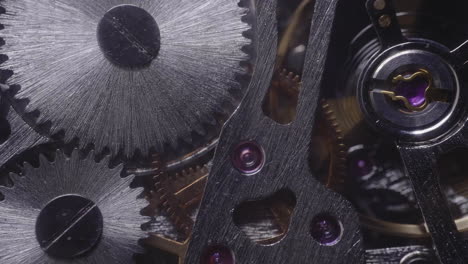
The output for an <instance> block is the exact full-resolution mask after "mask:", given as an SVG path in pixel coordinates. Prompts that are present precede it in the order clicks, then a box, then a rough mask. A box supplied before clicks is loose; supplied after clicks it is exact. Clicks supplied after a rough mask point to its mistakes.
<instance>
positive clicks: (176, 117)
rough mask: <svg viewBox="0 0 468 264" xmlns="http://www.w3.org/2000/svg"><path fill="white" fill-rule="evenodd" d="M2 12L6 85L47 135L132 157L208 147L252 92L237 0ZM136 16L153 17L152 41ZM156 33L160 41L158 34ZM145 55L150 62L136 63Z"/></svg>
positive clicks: (19, 6)
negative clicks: (247, 87)
mask: <svg viewBox="0 0 468 264" xmlns="http://www.w3.org/2000/svg"><path fill="white" fill-rule="evenodd" d="M117 6H119V7H118V8H117V9H114V8H116V7H117ZM2 7H3V8H4V9H5V10H6V12H5V14H2V15H1V16H0V23H1V24H3V25H4V29H3V30H2V32H1V34H2V37H3V39H4V42H5V44H4V45H3V47H2V53H3V56H4V57H5V58H8V59H7V61H6V62H4V63H3V64H2V70H3V71H2V82H4V83H6V84H7V85H8V93H7V94H8V96H9V98H10V101H11V103H12V105H13V106H14V108H15V109H16V110H17V112H18V113H20V115H21V116H22V117H23V119H24V120H25V121H26V122H27V123H28V124H30V125H31V126H32V127H34V128H35V129H36V130H37V131H40V132H41V133H42V134H44V135H47V136H53V135H54V136H57V134H60V135H59V137H63V138H64V140H65V141H66V142H69V141H71V140H73V139H78V140H79V143H80V146H84V147H86V146H88V145H90V144H92V145H94V146H95V149H96V151H97V152H101V151H102V150H105V149H108V150H109V151H110V152H111V153H112V154H114V155H117V154H120V153H121V154H124V155H125V156H127V157H130V156H132V155H133V154H135V152H138V153H141V154H147V153H149V152H150V151H151V150H153V151H157V152H164V151H167V150H169V149H170V150H172V151H175V150H180V149H183V146H184V144H185V145H187V144H188V145H190V146H192V145H198V146H201V145H204V144H206V143H208V142H209V141H210V140H212V139H213V137H214V136H215V135H216V133H215V134H213V133H211V132H209V131H210V129H211V130H212V128H213V127H217V130H218V131H219V127H220V123H221V121H220V120H221V119H222V118H221V119H220V118H219V117H220V116H221V117H223V118H227V116H228V115H229V114H230V112H231V111H232V110H233V108H234V107H235V105H236V104H237V103H238V99H239V97H240V96H241V95H242V94H243V89H242V85H241V82H242V78H244V79H245V78H246V76H247V70H246V68H245V67H243V66H242V65H241V64H242V63H243V62H247V61H248V60H249V56H248V54H247V53H246V52H245V51H246V50H245V48H246V47H247V46H248V45H249V44H250V42H251V40H250V39H248V38H246V37H245V36H244V33H245V32H246V31H248V30H249V29H250V26H249V24H248V23H247V22H244V21H243V20H244V16H245V15H246V12H247V11H246V9H245V8H242V7H240V6H239V1H237V0H214V1H178V2H177V3H174V1H151V0H145V1H136V0H121V1H112V0H102V1H78V2H77V1H68V0H60V1H45V0H41V1H35V0H26V1H15V0H11V1H4V2H3V3H2ZM130 11H131V12H133V13H135V14H134V15H135V16H137V17H141V16H139V15H138V14H146V16H145V17H147V18H148V19H147V20H145V21H146V22H145V23H146V24H145V27H146V26H147V29H144V30H147V31H148V32H147V34H146V33H145V31H144V30H142V31H141V32H140V31H139V30H140V28H138V24H132V23H133V22H132V19H126V15H125V14H126V13H129V12H130ZM129 15H130V14H129ZM151 19H154V21H155V22H154V21H153V22H151ZM140 22H142V21H140ZM154 23H156V24H154ZM156 30H158V31H159V32H157V33H159V35H160V38H158V37H157V36H158V34H156V33H154V32H151V34H150V33H149V31H156ZM153 33H154V34H153ZM153 35H154V36H153ZM109 39H113V40H115V41H114V42H115V43H114V44H112V43H110V44H112V45H115V46H112V45H110V46H109V45H108V44H109V43H108V40H109ZM158 39H160V43H159V46H160V47H157V46H158V45H157V44H158V43H154V42H155V41H157V40H158ZM151 45H153V46H154V45H156V46H155V47H156V48H154V47H152V46H151ZM113 47H115V48H116V49H117V50H114V49H113ZM119 49H120V51H119ZM153 49H154V50H153ZM119 52H120V53H119ZM116 56H117V57H118V56H121V58H116ZM145 56H146V57H145ZM148 56H149V59H148ZM137 57H138V58H140V59H139V60H141V61H140V62H141V65H140V64H139V63H140V62H139V61H136V60H137V59H135V61H132V60H130V58H137ZM125 58H126V59H128V60H127V62H119V61H122V60H125ZM146 59H148V61H146ZM126 63H128V65H126ZM25 101H27V104H24V102H25ZM214 130H216V129H214ZM189 149H190V148H189Z"/></svg>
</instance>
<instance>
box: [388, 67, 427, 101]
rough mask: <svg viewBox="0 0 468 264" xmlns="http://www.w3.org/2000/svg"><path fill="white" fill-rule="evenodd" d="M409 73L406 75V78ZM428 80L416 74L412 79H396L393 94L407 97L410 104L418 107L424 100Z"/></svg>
mask: <svg viewBox="0 0 468 264" xmlns="http://www.w3.org/2000/svg"><path fill="white" fill-rule="evenodd" d="M410 76H411V75H406V76H405V77H406V78H408V77H410ZM428 86H429V82H428V81H427V79H426V78H424V77H422V76H417V77H415V78H414V79H412V80H407V81H398V82H397V83H396V86H395V94H396V95H399V96H403V97H405V98H406V99H408V102H409V103H410V105H412V106H414V107H418V106H421V105H423V104H424V103H425V102H426V89H427V87H428Z"/></svg>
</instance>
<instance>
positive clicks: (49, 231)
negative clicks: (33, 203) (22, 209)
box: [36, 194, 103, 259]
mask: <svg viewBox="0 0 468 264" xmlns="http://www.w3.org/2000/svg"><path fill="white" fill-rule="evenodd" d="M102 230H103V220H102V214H101V211H100V210H99V208H98V207H97V205H96V204H95V203H94V202H92V201H90V200H88V199H86V198H84V197H82V196H79V195H72V194H69V195H63V196H59V197H57V198H55V199H53V200H52V201H50V202H49V203H48V204H47V205H46V206H45V207H44V209H42V210H41V213H40V214H39V216H38V218H37V222H36V238H37V240H38V242H39V244H40V245H41V248H42V249H43V250H44V251H45V252H47V253H48V254H49V255H51V256H53V257H56V258H67V259H72V258H75V257H78V256H80V255H83V254H86V253H87V252H89V251H90V250H92V249H93V248H94V246H95V245H96V244H97V243H98V242H99V240H100V238H101V235H102Z"/></svg>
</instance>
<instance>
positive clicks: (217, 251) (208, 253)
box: [200, 245, 235, 264]
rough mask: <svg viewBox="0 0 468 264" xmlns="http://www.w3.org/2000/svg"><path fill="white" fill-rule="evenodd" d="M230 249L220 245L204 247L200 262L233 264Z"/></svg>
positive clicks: (202, 263) (203, 263) (206, 263)
mask: <svg viewBox="0 0 468 264" xmlns="http://www.w3.org/2000/svg"><path fill="white" fill-rule="evenodd" d="M234 263H235V262H234V255H233V253H232V251H231V250H230V249H229V248H227V247H225V246H221V245H213V246H209V247H207V248H206V249H205V251H204V253H203V255H202V257H201V261H200V264H234Z"/></svg>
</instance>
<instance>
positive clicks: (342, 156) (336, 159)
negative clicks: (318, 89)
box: [321, 100, 347, 191]
mask: <svg viewBox="0 0 468 264" xmlns="http://www.w3.org/2000/svg"><path fill="white" fill-rule="evenodd" d="M321 107H322V115H323V117H324V119H325V122H326V126H327V131H326V132H327V134H328V135H327V139H329V140H330V142H329V143H328V145H329V152H330V164H329V169H328V177H327V179H326V181H325V185H326V186H327V187H328V188H331V189H334V190H336V191H339V190H341V189H342V187H343V184H344V177H345V171H346V155H347V154H346V150H347V148H346V145H345V143H344V133H343V130H342V128H341V126H340V124H339V122H338V120H337V118H336V115H335V112H334V111H333V108H332V106H331V105H330V104H329V103H328V101H327V100H322V102H321Z"/></svg>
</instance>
